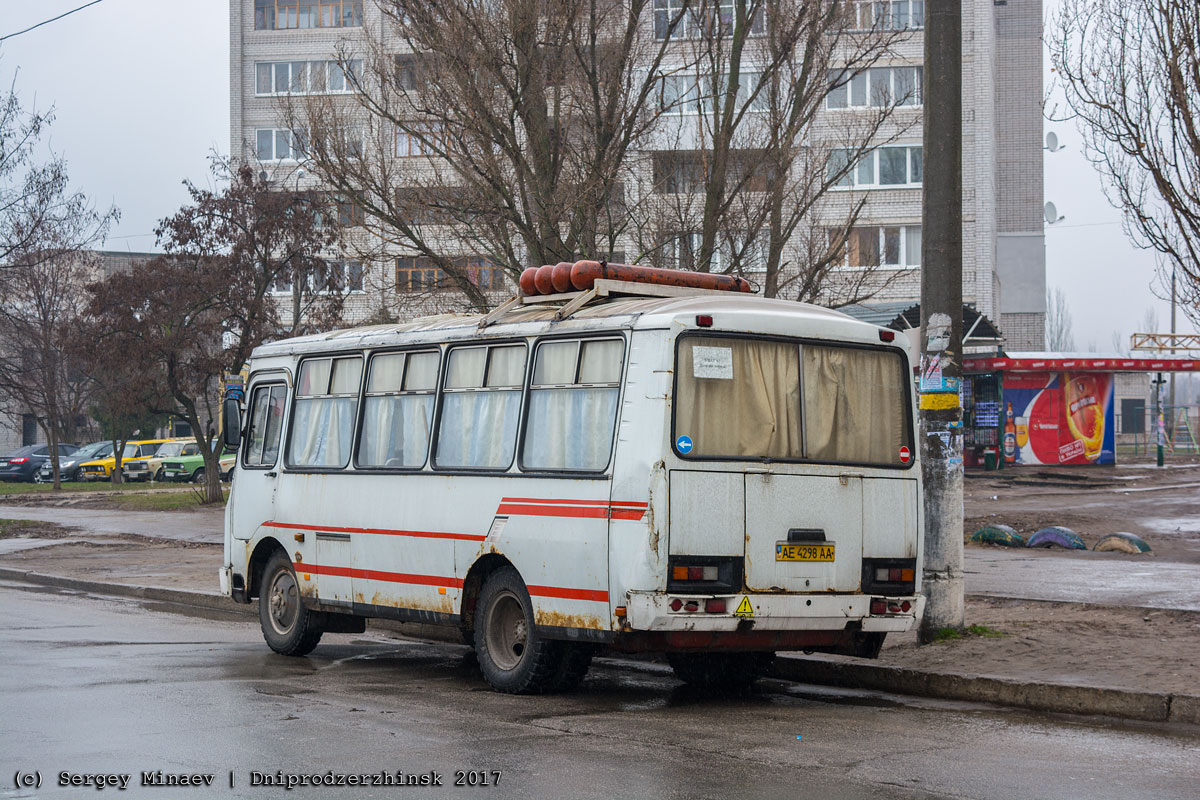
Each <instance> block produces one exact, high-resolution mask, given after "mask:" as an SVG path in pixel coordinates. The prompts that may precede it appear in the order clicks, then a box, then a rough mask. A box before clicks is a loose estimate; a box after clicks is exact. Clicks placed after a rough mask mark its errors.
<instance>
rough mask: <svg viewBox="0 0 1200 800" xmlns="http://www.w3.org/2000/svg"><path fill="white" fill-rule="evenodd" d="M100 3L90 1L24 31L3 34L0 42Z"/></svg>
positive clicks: (93, 0)
mask: <svg viewBox="0 0 1200 800" xmlns="http://www.w3.org/2000/svg"><path fill="white" fill-rule="evenodd" d="M101 1H102V0H92V2H90V3H85V4H84V5H81V6H80V7H79V8H72V9H71V10H70V11H67V12H65V13H63V14H59V15H58V16H57V17H51V18H50V19H48V20H44V21H42V22H39V23H38V24H37V25H30V26H29V27H28V28H26V29H25V30H23V31H17V32H16V33H9V34H5V35H4V36H0V42H3V41H4V40H5V39H11V38H13V37H14V36H20V35H21V34H22V33H29V32H30V31H31V30H33V29H34V28H40V27H42V26H43V25H49V24H50V23H51V22H54V21H55V20H60V19H62V18H63V17H69V16H70V15H72V14H74V13H75V12H76V11H83V10H84V9H85V8H87V7H88V6H94V5H96V4H97V3H99V2H101Z"/></svg>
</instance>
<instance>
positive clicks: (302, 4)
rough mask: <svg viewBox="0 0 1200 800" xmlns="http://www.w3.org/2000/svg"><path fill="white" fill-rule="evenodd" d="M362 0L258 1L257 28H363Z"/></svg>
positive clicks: (255, 3)
mask: <svg viewBox="0 0 1200 800" xmlns="http://www.w3.org/2000/svg"><path fill="white" fill-rule="evenodd" d="M362 24H363V4H362V0H254V29H255V30H259V31H278V30H287V29H291V28H359V27H362Z"/></svg>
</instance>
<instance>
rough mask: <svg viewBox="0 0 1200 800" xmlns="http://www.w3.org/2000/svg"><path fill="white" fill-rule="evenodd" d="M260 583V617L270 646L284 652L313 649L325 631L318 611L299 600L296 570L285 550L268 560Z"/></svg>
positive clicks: (291, 653) (298, 653) (295, 653)
mask: <svg viewBox="0 0 1200 800" xmlns="http://www.w3.org/2000/svg"><path fill="white" fill-rule="evenodd" d="M260 586H261V587H262V588H261V589H260V590H259V593H258V621H259V623H260V624H261V625H262V632H263V638H264V639H266V640H267V644H268V645H269V646H270V648H271V649H272V650H274V651H275V652H276V653H279V654H281V655H285V656H303V655H308V654H309V653H311V652H312V650H313V648H314V647H316V646H317V643H318V642H320V641H321V634H322V633H324V631H322V630H321V628H320V626H319V625H318V624H317V615H316V614H314V613H313V612H312V611H309V610H308V609H307V608H305V607H304V604H303V603H302V602H301V601H300V585H299V584H298V583H297V582H296V571H295V570H294V569H292V562H291V561H289V560H288V557H287V556H286V555H285V554H284V553H283V552H282V551H279V552H276V553H275V554H274V555H272V556H271V558H270V559H269V560H268V561H267V566H266V567H265V568H264V569H263V577H262V583H261V584H260Z"/></svg>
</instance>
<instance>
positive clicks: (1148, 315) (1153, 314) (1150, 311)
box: [1138, 306, 1158, 333]
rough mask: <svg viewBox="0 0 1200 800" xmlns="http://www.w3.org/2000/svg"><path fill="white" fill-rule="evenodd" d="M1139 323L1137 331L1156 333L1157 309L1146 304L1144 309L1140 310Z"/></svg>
mask: <svg viewBox="0 0 1200 800" xmlns="http://www.w3.org/2000/svg"><path fill="white" fill-rule="evenodd" d="M1141 325H1142V327H1141V328H1140V329H1139V330H1138V332H1139V333H1158V311H1156V310H1155V308H1154V306H1146V310H1145V311H1143V312H1142V319H1141Z"/></svg>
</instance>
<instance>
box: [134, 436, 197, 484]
mask: <svg viewBox="0 0 1200 800" xmlns="http://www.w3.org/2000/svg"><path fill="white" fill-rule="evenodd" d="M199 452H200V446H199V445H198V444H196V440H195V439H193V438H192V437H190V436H188V437H185V438H180V439H168V440H167V441H165V442H163V443H162V445H161V446H160V447H159V448H158V450H156V451H155V452H154V455H152V456H141V457H138V458H132V459H130V460H129V461H124V462H122V463H121V472H123V473H124V474H125V477H126V478H127V479H129V480H131V481H161V480H162V479H163V473H162V463H163V461H164V460H165V459H168V458H175V457H177V456H190V455H193V454H195V453H199Z"/></svg>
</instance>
